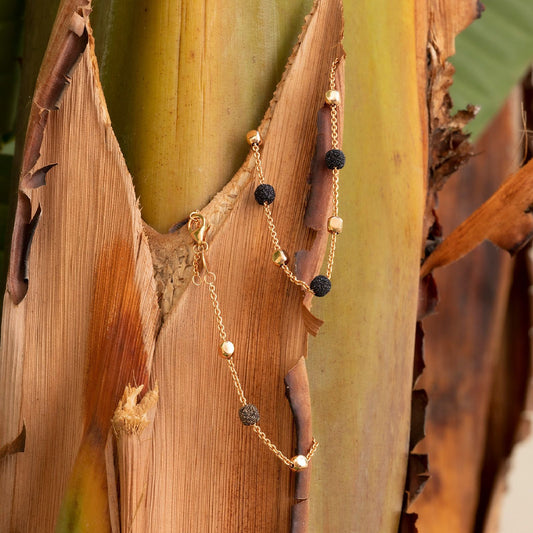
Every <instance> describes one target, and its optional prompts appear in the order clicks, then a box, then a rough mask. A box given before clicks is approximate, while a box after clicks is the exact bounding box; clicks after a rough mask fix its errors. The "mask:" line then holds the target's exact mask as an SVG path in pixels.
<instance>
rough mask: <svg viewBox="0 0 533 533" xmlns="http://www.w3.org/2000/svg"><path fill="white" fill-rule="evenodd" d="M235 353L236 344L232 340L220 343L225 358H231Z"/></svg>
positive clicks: (222, 355)
mask: <svg viewBox="0 0 533 533" xmlns="http://www.w3.org/2000/svg"><path fill="white" fill-rule="evenodd" d="M234 353H235V346H234V345H233V343H232V342H231V341H224V342H223V343H222V344H221V345H220V355H221V357H223V358H224V359H231V358H232V357H233V354H234Z"/></svg>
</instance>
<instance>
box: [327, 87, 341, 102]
mask: <svg viewBox="0 0 533 533" xmlns="http://www.w3.org/2000/svg"><path fill="white" fill-rule="evenodd" d="M326 103H327V104H329V105H339V104H340V103H341V93H340V92H339V91H334V90H331V89H330V90H329V91H328V92H327V93H326Z"/></svg>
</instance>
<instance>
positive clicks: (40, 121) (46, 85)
mask: <svg viewBox="0 0 533 533" xmlns="http://www.w3.org/2000/svg"><path fill="white" fill-rule="evenodd" d="M63 4H64V5H63V6H62V9H61V10H60V11H59V13H58V18H57V19H56V23H55V24H54V29H53V30H52V35H51V37H50V42H49V44H48V48H47V53H46V55H45V59H44V61H43V65H42V67H41V71H40V72H39V77H38V79H37V84H36V88H35V94H34V97H33V102H32V110H31V112H30V118H29V121H28V130H27V134H26V141H25V148H24V155H23V159H22V169H21V179H25V180H29V179H30V177H29V176H28V177H27V176H26V174H28V173H30V172H31V170H32V168H33V167H34V165H35V163H36V162H37V159H38V158H39V155H40V151H41V144H42V139H43V132H44V129H45V127H46V123H47V121H48V116H49V112H50V111H54V110H57V109H59V103H60V100H61V97H62V95H63V92H64V90H65V89H66V88H67V87H68V86H69V85H70V80H71V77H70V76H71V74H72V71H73V70H74V68H75V66H76V64H77V63H78V61H79V59H80V57H81V54H82V53H83V51H84V50H85V47H86V46H87V42H88V38H89V37H88V32H87V29H86V28H85V23H84V21H83V18H82V16H81V15H80V14H78V13H77V12H76V11H80V12H81V13H83V12H84V11H85V10H87V9H88V6H89V5H90V1H89V0H77V1H72V0H66V1H64V3H63ZM22 185H23V183H22V182H21V186H22Z"/></svg>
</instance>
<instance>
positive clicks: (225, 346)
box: [187, 59, 345, 471]
mask: <svg viewBox="0 0 533 533" xmlns="http://www.w3.org/2000/svg"><path fill="white" fill-rule="evenodd" d="M338 63H339V60H338V59H335V61H333V64H332V66H331V70H330V73H329V84H330V88H329V90H328V91H327V92H326V103H327V104H328V105H329V106H330V113H331V150H329V151H328V152H326V155H325V163H326V166H327V167H328V168H329V169H331V173H332V182H333V214H332V216H330V217H329V219H328V232H329V233H330V234H331V239H330V246H329V254H328V264H327V269H326V275H325V276H322V275H318V276H316V277H315V278H313V280H312V281H311V283H309V284H307V283H306V282H305V281H302V280H300V279H298V277H297V276H296V275H295V274H294V273H293V272H292V271H291V269H290V268H289V267H288V265H287V262H288V258H287V254H286V253H285V252H284V251H283V249H282V248H281V246H280V244H279V238H278V234H277V231H276V226H275V224H274V219H273V217H272V211H271V209H270V204H271V203H272V202H273V201H274V199H275V196H276V195H275V191H274V188H273V187H272V185H269V184H267V183H265V177H264V173H263V164H262V161H261V152H260V150H259V145H260V144H261V136H260V134H259V132H258V131H257V130H252V131H249V132H248V134H247V135H246V139H247V141H248V144H250V146H251V148H252V151H253V155H254V158H255V169H256V173H257V176H258V177H259V185H258V187H257V188H256V190H255V193H254V195H255V199H256V201H257V203H259V204H260V205H262V206H263V209H264V212H265V216H266V219H267V224H268V228H269V231H270V236H271V239H272V246H273V248H274V253H273V254H272V260H273V262H274V263H275V264H276V265H278V266H279V267H280V268H281V269H282V270H283V272H284V273H285V274H286V275H287V277H288V278H289V280H290V281H291V282H292V283H294V284H295V285H297V286H299V287H301V288H302V289H303V290H304V291H305V292H308V293H311V294H313V295H315V296H325V295H326V294H327V293H328V292H329V291H330V289H331V281H330V278H331V273H332V271H333V261H334V258H335V247H336V243H337V235H338V234H339V233H341V231H342V219H341V218H340V217H339V170H340V169H341V168H343V167H344V162H345V157H344V154H343V153H342V151H341V150H340V149H339V139H338V117H337V112H338V106H339V105H340V93H339V91H337V90H336V88H335V73H336V69H337V65H338ZM187 227H188V230H189V232H190V234H191V237H192V239H193V240H194V246H193V251H194V258H193V277H192V282H193V283H194V284H195V285H196V286H200V285H201V284H202V282H203V283H205V285H207V288H208V290H209V296H210V298H211V303H212V304H213V310H214V312H215V319H216V323H217V328H218V334H219V336H220V340H221V344H220V346H219V353H220V355H221V356H222V357H223V358H224V360H225V361H226V363H227V365H228V368H229V371H230V373H231V377H232V379H233V384H234V385H235V389H236V391H237V396H238V397H239V401H240V402H241V405H242V407H241V408H240V409H239V418H240V420H241V422H242V423H243V424H244V425H245V426H250V427H251V428H252V429H253V431H254V432H255V433H256V434H257V436H258V437H259V438H260V439H261V440H262V441H263V443H264V444H265V445H266V446H267V447H268V449H269V450H270V451H271V452H272V453H273V454H274V455H275V456H276V457H278V459H280V460H281V461H282V462H283V463H284V464H285V465H287V466H288V467H289V468H290V469H291V470H294V471H299V470H303V469H305V468H307V467H308V465H309V461H310V460H311V458H312V457H313V455H314V453H315V452H316V449H317V448H318V442H317V441H316V440H315V439H313V440H312V443H311V448H310V449H309V451H308V452H307V454H306V455H296V456H294V457H291V458H290V459H289V458H288V457H287V456H286V455H284V454H283V452H281V451H280V450H279V449H278V448H277V446H276V445H275V444H274V443H273V442H272V441H271V440H270V439H269V438H268V437H267V436H266V434H265V433H264V431H263V430H262V429H261V427H260V426H259V410H258V409H257V407H256V406H255V405H253V404H251V403H248V401H247V400H246V397H245V395H244V390H243V387H242V384H241V380H240V378H239V375H238V373H237V369H236V368H235V363H234V361H233V355H234V353H235V346H234V345H233V343H232V342H231V341H229V340H228V336H227V333H226V329H225V327H224V322H223V320H222V312H221V311H220V304H219V302H218V295H217V291H216V286H215V282H216V275H215V273H214V272H212V271H210V270H209V267H208V264H207V258H206V255H207V252H208V250H209V244H208V243H207V241H206V234H207V230H208V229H209V224H208V222H207V220H206V218H205V216H204V215H202V213H200V212H199V211H193V212H192V213H191V214H190V216H189V223H188V226H187ZM202 271H203V277H202V276H201V275H200V273H201V272H202Z"/></svg>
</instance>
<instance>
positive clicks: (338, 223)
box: [328, 217, 343, 233]
mask: <svg viewBox="0 0 533 533" xmlns="http://www.w3.org/2000/svg"><path fill="white" fill-rule="evenodd" d="M342 225H343V220H342V218H341V217H329V218H328V231H329V232H330V233H342Z"/></svg>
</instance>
